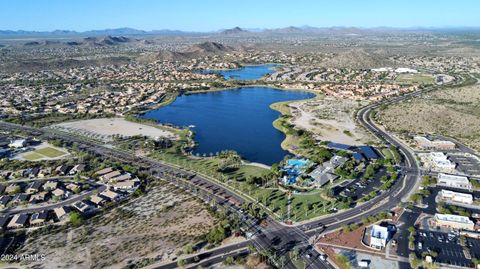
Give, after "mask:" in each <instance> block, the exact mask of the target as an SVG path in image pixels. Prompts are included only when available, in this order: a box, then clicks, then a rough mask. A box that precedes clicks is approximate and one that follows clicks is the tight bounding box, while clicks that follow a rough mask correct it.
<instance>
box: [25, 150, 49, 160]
mask: <svg viewBox="0 0 480 269" xmlns="http://www.w3.org/2000/svg"><path fill="white" fill-rule="evenodd" d="M23 158H24V159H25V160H27V161H36V160H39V159H42V158H44V156H43V155H40V154H38V153H36V152H29V153H27V154H25V155H23Z"/></svg>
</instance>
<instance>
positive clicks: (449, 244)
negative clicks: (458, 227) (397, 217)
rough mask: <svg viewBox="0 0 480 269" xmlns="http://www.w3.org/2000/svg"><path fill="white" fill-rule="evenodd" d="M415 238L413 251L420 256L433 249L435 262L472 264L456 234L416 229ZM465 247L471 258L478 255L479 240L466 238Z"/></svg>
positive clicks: (479, 249) (479, 254) (479, 255)
mask: <svg viewBox="0 0 480 269" xmlns="http://www.w3.org/2000/svg"><path fill="white" fill-rule="evenodd" d="M415 239H416V240H415V251H416V253H417V255H418V256H420V257H421V255H422V253H423V252H428V251H435V252H437V253H438V256H437V257H436V258H435V261H436V262H439V263H443V264H449V265H455V266H463V267H470V266H471V264H472V261H471V260H470V259H468V258H467V257H465V255H464V251H463V249H464V247H463V246H461V245H460V239H459V236H458V234H453V233H448V234H447V233H443V232H436V231H428V230H418V231H417V235H416V237H415ZM465 249H467V251H469V253H470V255H471V257H472V258H473V257H480V240H478V239H472V238H467V239H466V244H465Z"/></svg>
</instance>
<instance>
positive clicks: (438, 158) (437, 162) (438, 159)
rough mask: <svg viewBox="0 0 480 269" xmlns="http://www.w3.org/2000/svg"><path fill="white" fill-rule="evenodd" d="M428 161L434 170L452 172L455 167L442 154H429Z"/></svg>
mask: <svg viewBox="0 0 480 269" xmlns="http://www.w3.org/2000/svg"><path fill="white" fill-rule="evenodd" d="M428 159H429V160H430V162H431V164H432V166H433V167H434V168H438V169H441V170H445V171H453V170H455V167H456V166H457V165H456V164H455V163H453V162H451V161H450V160H449V159H448V158H447V155H445V154H444V153H443V152H430V154H429V155H428Z"/></svg>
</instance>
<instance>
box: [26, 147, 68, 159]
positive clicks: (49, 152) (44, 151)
mask: <svg viewBox="0 0 480 269" xmlns="http://www.w3.org/2000/svg"><path fill="white" fill-rule="evenodd" d="M34 152H35V153H37V154H41V155H44V156H47V157H48V158H56V157H60V156H63V155H65V154H66V152H64V151H61V150H58V149H55V148H51V147H46V148H40V149H37V150H35V151H34Z"/></svg>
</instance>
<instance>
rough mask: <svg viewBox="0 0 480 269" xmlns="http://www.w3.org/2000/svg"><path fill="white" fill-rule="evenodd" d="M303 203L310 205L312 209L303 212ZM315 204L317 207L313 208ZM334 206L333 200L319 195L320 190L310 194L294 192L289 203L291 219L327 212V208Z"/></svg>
mask: <svg viewBox="0 0 480 269" xmlns="http://www.w3.org/2000/svg"><path fill="white" fill-rule="evenodd" d="M305 205H311V206H312V209H309V210H307V212H305ZM314 205H316V206H317V209H313V206H314ZM333 207H335V203H334V202H330V201H328V200H325V199H324V198H322V197H321V194H320V192H313V193H311V194H294V195H293V196H292V203H291V219H292V220H294V221H302V220H307V219H311V218H314V217H318V216H321V215H325V214H328V210H329V209H331V208H333Z"/></svg>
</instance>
